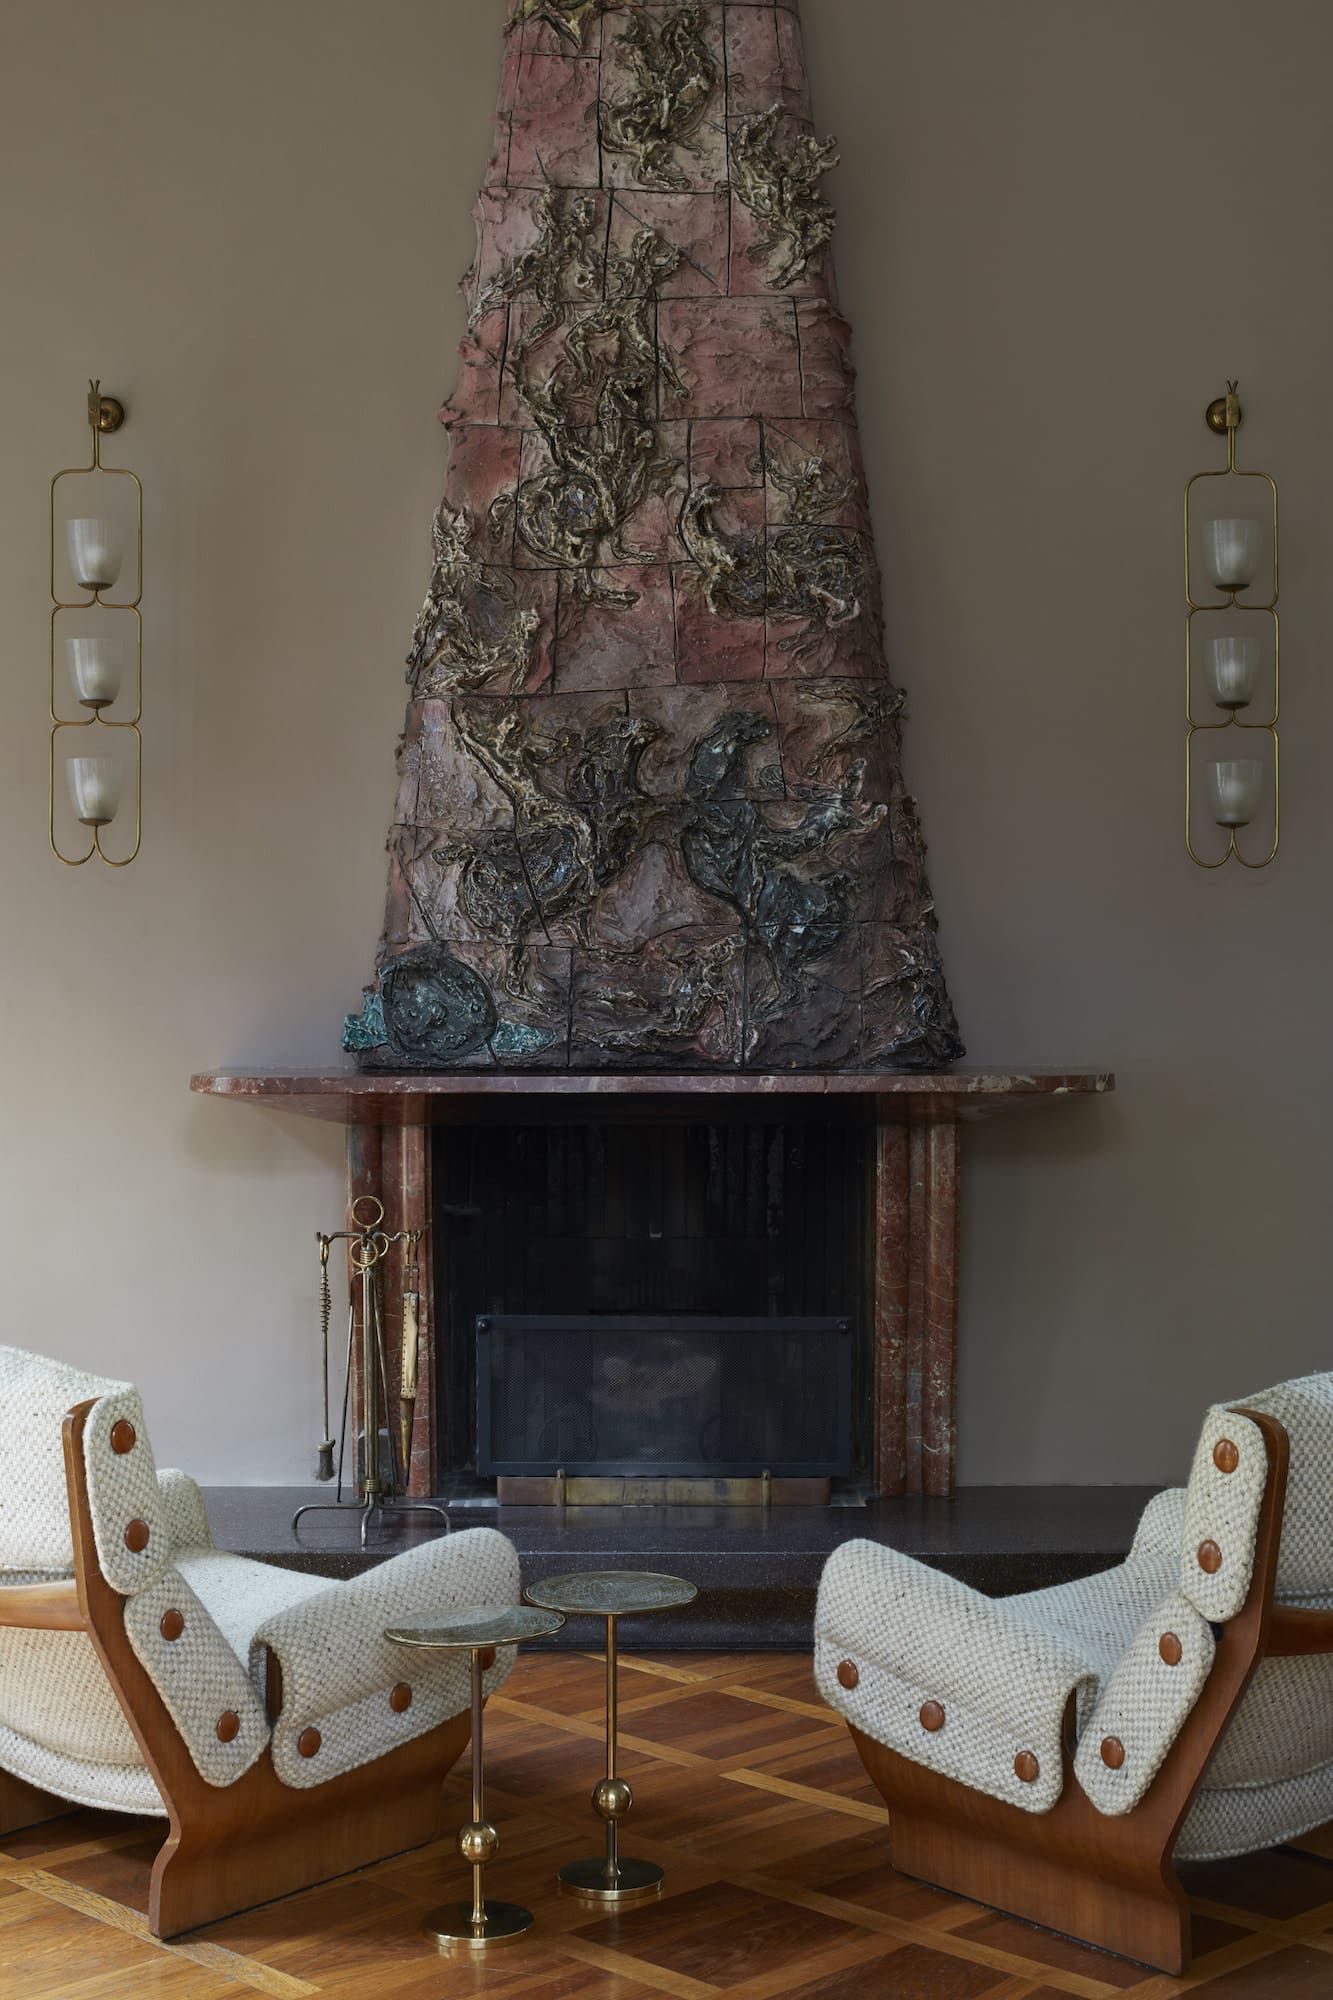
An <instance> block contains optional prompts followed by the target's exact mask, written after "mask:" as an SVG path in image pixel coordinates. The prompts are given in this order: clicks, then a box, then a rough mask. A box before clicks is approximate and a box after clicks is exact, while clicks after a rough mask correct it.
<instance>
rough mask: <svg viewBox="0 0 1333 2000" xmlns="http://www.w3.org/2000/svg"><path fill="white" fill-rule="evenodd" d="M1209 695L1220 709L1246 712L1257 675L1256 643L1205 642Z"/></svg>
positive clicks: (1255, 640)
mask: <svg viewBox="0 0 1333 2000" xmlns="http://www.w3.org/2000/svg"><path fill="white" fill-rule="evenodd" d="M1207 661H1208V668H1207V671H1208V692H1209V694H1210V695H1211V696H1212V698H1213V700H1214V701H1215V702H1216V703H1217V706H1218V707H1219V708H1248V707H1249V705H1250V703H1251V702H1252V701H1253V700H1254V684H1255V681H1256V680H1257V678H1258V674H1259V641H1258V640H1257V639H1237V638H1230V637H1228V638H1224V639H1210V640H1209V641H1208V654H1207Z"/></svg>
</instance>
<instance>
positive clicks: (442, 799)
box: [345, 0, 961, 1071]
mask: <svg viewBox="0 0 1333 2000" xmlns="http://www.w3.org/2000/svg"><path fill="white" fill-rule="evenodd" d="M834 158H835V152H834V148H833V145H832V143H831V142H827V143H826V142H822V141H820V140H819V139H818V138H817V137H816V135H815V131H814V128H813V126H812V125H811V123H810V115H809V106H808V102H807V98H806V90H805V77H804V64H803V59H802V54H801V46H800V26H799V21H798V17H797V12H796V8H795V6H794V4H791V0H772V4H767V0H754V4H749V0H747V4H744V5H740V4H732V5H728V6H725V7H724V6H723V5H721V4H716V0H715V4H702V3H701V0H674V4H673V0H660V4H652V5H646V4H645V5H639V4H637V3H636V4H630V3H629V0H601V4H598V0H511V8H510V20H509V25H508V34H507V39H506V43H505V61H504V69H503V76H502V83H501V96H500V108H499V114H498V118H497V125H496V144H495V150H494V154H493V157H492V161H491V164H490V167H489V169H488V174H487V179H486V182H485V185H484V186H483V188H482V191H481V195H480V197H479V201H478V208H477V218H478V248H477V259H476V262H475V264H474V266H473V269H472V271H471V272H469V274H468V276H467V278H466V279H465V281H464V283H465V288H466V292H467V298H468V305H469V319H468V332H467V336H466V339H465V340H464V343H463V347H462V350H461V353H460V369H459V382H458V386H457V389H456V391H455V393H454V396H453V398H452V400H451V402H450V404H449V405H448V406H447V408H446V409H445V411H444V412H443V413H442V414H443V417H444V420H445V422H446V424H447V425H448V426H449V430H450V440H451V448H450V460H449V469H448V474H447V478H446V485H445V494H444V500H443V504H442V506H441V508H440V511H439V514H438V516H437V519H436V522H435V527H434V532H433V557H434V559H433V565H432V570H431V576H430V584H429V589H428V592H427V596H426V601H425V604H424V606H423V607H422V611H421V615H420V618H419V620H418V623H417V628H416V632H415V634H414V636H413V640H412V644H411V650H410V653H409V656H408V663H407V669H408V683H409V700H408V712H407V725H406V728H405V731H404V735H403V741H402V745H401V749H400V753H399V790H398V804H397V810H396V813H395V817H394V823H393V826H392V829H391V832H390V836H389V859H390V874H389V895H388V905H387V914H386V922H385V931H384V937H383V940H382V943H381V948H380V954H379V961H378V967H377V971H376V977H375V981H374V984H373V985H372V986H371V987H370V988H368V989H367V992H366V995H365V1000H364V1004H363V1007H362V1009H361V1011H360V1013H359V1014H357V1015H355V1016H353V1017H352V1018H351V1019H349V1021H348V1023H347V1028H346V1032H345V1046H347V1047H348V1048H349V1049H352V1050H354V1051H355V1053H356V1055H357V1059H358V1061H359V1062H361V1063H362V1064H364V1065H366V1066H368V1067H380V1068H389V1069H404V1070H415V1069H428V1068H453V1067H471V1068H479V1067H482V1068H496V1069H505V1068H513V1067H529V1068H547V1069H561V1068H570V1069H576V1070H597V1069H607V1068H646V1069H655V1070H671V1069H716V1070H719V1071H726V1070H737V1069H798V1068H810V1069H833V1068H839V1067H855V1068H862V1069H875V1068H902V1067H917V1068H933V1067H938V1066H939V1065H941V1064H944V1063H947V1062H949V1061H951V1060H953V1059H954V1058H955V1057H956V1056H958V1055H959V1054H960V1053H961V1048H960V1044H959V1041H958V1035H957V1029H956V1025H955V1022H954V1018H953V1013H952V1010H951V1008H950V1004H949V999H948V994H947V991H946V988H945V982H944V975H943V971H942V968H941V964H940V957H939V952H938V949H937V944H936V934H935V916H934V909H933V905H932V901H931V896H930V891H929V888H928V886H927V883H926V877H925V870H924V846H923V842H922V838H921V831H920V826H919V823H918V819H917V814H916V809H915V806H914V803H913V801H912V800H911V798H910V797H909V796H908V795H907V793H906V791H905V789H904V784H903V778H902V769H901V730H902V718H903V694H902V690H901V689H900V688H899V687H898V686H897V685H896V684H895V683H894V682H893V681H892V680H891V679H890V677H889V674H888V669H887V667H886V665H885V661H884V656H883V649H882V634H881V616H880V607H879V579H878V571H877V568H876V563H875V556H874V547H873V542H872V537H871V531H870V523H869V518H868V513H867V508H866V497H865V481H864V475H863V472H862V468H861V460H860V452H859V448H858V441H857V434H856V424H855V413H854V408H853V400H852V374H851V368H850V364H849V362H848V358H847V347H848V331H847V328H846V325H845V323H844V322H843V321H842V320H841V319H840V317H839V316H838V313H837V309H836V306H835V304H834V302H833V299H832V296H831V278H830V276H829V272H828V258H827V256H826V255H825V254H824V253H825V252H826V250H827V247H828V244H829V242H830V239H831V236H832V232H833V213H832V210H831V209H830V207H829V206H828V204H827V202H826V201H825V199H824V197H823V195H822V194H821V193H820V191H819V185H818V183H819V180H820V176H821V175H822V174H823V172H824V171H825V170H826V169H827V168H828V167H829V166H830V165H832V164H833V161H834Z"/></svg>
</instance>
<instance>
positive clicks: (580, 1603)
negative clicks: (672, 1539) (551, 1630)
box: [524, 1569, 699, 1618]
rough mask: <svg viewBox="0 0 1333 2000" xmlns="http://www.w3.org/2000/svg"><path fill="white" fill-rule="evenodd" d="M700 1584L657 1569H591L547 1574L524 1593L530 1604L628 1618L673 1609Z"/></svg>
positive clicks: (687, 1600)
mask: <svg viewBox="0 0 1333 2000" xmlns="http://www.w3.org/2000/svg"><path fill="white" fill-rule="evenodd" d="M698 1595H699V1591H698V1586H697V1585H696V1584H693V1583H687V1582H686V1580H685V1578H684V1577H683V1576H660V1575H658V1574H657V1572H656V1571H655V1570H642V1569H589V1570H575V1571H573V1572H571V1573H570V1574H569V1575H568V1576H548V1577H545V1578H543V1580H542V1581H541V1582H540V1583H532V1584H529V1585H528V1587H527V1589H526V1591H525V1592H524V1596H525V1597H526V1598H527V1599H528V1601H529V1603H531V1604H542V1605H546V1606H547V1607H548V1608H549V1609H550V1610H552V1611H564V1612H570V1613H573V1612H584V1613H586V1614H588V1615H589V1616H591V1617H594V1618H625V1617H629V1616H631V1615H635V1614H637V1613H639V1612H642V1611H670V1610H672V1609H673V1608H674V1607H675V1606H676V1605H680V1604H690V1603H692V1602H693V1600H694V1599H695V1598H696V1597H697V1596H698Z"/></svg>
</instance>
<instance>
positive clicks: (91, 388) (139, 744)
mask: <svg viewBox="0 0 1333 2000" xmlns="http://www.w3.org/2000/svg"><path fill="white" fill-rule="evenodd" d="M124 421H125V409H124V405H123V404H122V403H120V402H118V401H117V399H116V398H115V397H114V396H104V395H103V394H102V385H101V383H100V382H89V384H88V428H89V430H90V431H91V433H92V456H91V457H90V459H89V461H88V463H87V465H69V466H65V467H63V468H62V470H61V471H59V472H57V473H56V475H55V477H54V478H53V479H52V481H51V491H50V532H51V629H50V681H49V699H50V710H51V742H50V764H49V772H48V794H49V797H48V818H47V831H48V834H49V837H50V841H51V852H52V853H53V854H54V855H55V857H56V859H57V860H58V861H63V862H64V864H65V866H66V867H67V868H81V867H82V866H83V864H84V863H85V861H91V860H92V858H93V855H94V854H96V855H97V857H98V859H99V860H101V861H105V862H106V864H107V866H108V867H109V868H128V866H129V864H130V862H131V861H133V860H134V858H135V856H136V855H137V854H138V852H139V847H140V843H141V841H142V837H143V737H142V734H141V733H140V728H139V724H140V722H141V721H142V719H143V612H142V610H141V609H140V604H141V600H142V598H143V484H142V481H141V480H140V478H139V475H138V474H137V473H136V472H131V471H130V470H129V468H128V466H123V465H103V463H102V439H103V437H104V436H110V435H112V434H113V433H114V432H116V431H118V430H119V429H120V427H121V425H122V424H123V423H124ZM97 474H102V475H103V476H105V477H107V478H112V479H132V480H133V481H134V493H135V535H134V595H133V596H132V597H127V598H115V597H108V596H106V595H105V594H104V588H103V587H94V586H93V585H91V584H88V585H86V586H84V587H85V588H87V589H89V590H91V591H92V595H91V596H90V597H81V598H62V597H61V596H60V593H59V588H58V586H57V583H56V488H57V487H58V486H59V485H60V483H61V481H62V480H65V479H84V478H89V477H92V476H94V475H97ZM113 587H114V586H106V587H105V588H113ZM94 607H96V609H97V610H98V611H99V612H100V611H109V612H115V613H128V614H129V615H130V617H131V618H132V619H133V620H134V713H133V714H132V715H131V716H130V717H128V719H126V720H125V721H121V722H111V721H108V719H107V717H106V716H105V715H104V714H103V713H102V710H103V707H104V706H105V704H104V703H101V702H97V703H92V702H88V703H85V704H84V705H85V706H87V707H88V708H89V710H90V713H89V714H88V715H87V716H85V717H84V718H83V719H82V720H75V719H74V718H72V717H69V716H64V715H62V714H61V713H60V710H59V708H58V707H57V704H56V628H57V625H58V623H59V620H60V616H61V613H62V612H65V611H88V610H91V609H93V608H94ZM71 729H110V730H116V731H119V732H124V731H126V730H128V732H129V733H130V735H131V736H132V737H133V739H134V846H133V848H132V849H131V851H130V852H129V853H128V854H126V855H124V856H122V857H121V858H120V859H116V857H115V856H113V855H110V854H107V853H106V852H105V851H104V849H103V847H102V827H101V825H100V824H97V823H93V824H92V827H91V831H92V839H91V841H90V843H89V845H88V848H87V851H86V852H85V853H83V854H65V853H63V852H62V851H61V848H60V845H59V842H58V840H57V838H56V763H57V749H58V746H59V742H60V739H61V737H62V736H63V735H64V733H65V732H66V731H67V730H71ZM94 740H96V739H94Z"/></svg>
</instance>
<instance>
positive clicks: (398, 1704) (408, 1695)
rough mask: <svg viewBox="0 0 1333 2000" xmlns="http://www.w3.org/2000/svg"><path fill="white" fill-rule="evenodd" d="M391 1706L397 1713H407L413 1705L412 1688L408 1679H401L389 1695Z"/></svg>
mask: <svg viewBox="0 0 1333 2000" xmlns="http://www.w3.org/2000/svg"><path fill="white" fill-rule="evenodd" d="M389 1706H390V1708H391V1709H392V1710H393V1712H394V1714H395V1715H406V1714H407V1711H408V1709H409V1708H411V1706H412V1690H411V1688H410V1687H409V1686H408V1684H407V1682H406V1681H399V1683H398V1685H397V1687H396V1688H394V1690H393V1692H392V1693H391V1694H390V1696H389Z"/></svg>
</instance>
